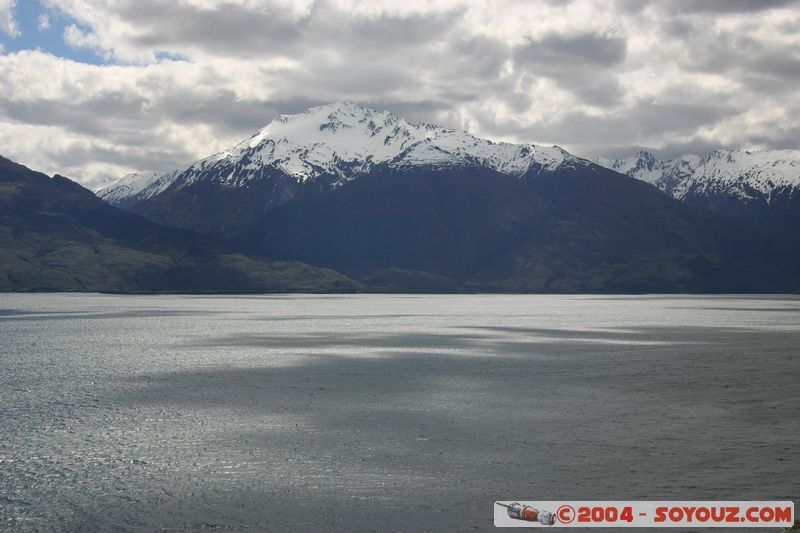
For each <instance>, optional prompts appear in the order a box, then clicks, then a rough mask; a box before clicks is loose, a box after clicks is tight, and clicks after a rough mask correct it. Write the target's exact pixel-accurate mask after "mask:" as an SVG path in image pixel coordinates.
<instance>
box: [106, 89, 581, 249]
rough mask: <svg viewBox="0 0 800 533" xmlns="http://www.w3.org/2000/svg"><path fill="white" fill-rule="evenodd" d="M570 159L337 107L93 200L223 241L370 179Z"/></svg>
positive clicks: (547, 166)
mask: <svg viewBox="0 0 800 533" xmlns="http://www.w3.org/2000/svg"><path fill="white" fill-rule="evenodd" d="M576 161H578V159H577V158H575V157H573V156H572V155H570V154H568V153H567V152H566V151H564V150H562V149H561V148H558V147H541V146H534V145H514V144H508V143H494V142H492V141H487V140H483V139H478V138H477V137H474V136H472V135H470V134H468V133H466V132H462V131H456V130H451V129H446V128H441V127H438V126H434V125H431V124H411V123H409V122H407V121H406V120H404V119H402V118H399V117H398V116H396V115H394V114H392V113H389V112H386V111H376V110H374V109H370V108H367V107H361V106H358V105H356V104H353V103H350V102H336V103H333V104H328V105H323V106H318V107H313V108H311V109H309V110H308V111H307V112H305V113H300V114H297V115H281V116H279V117H277V118H275V119H274V120H273V121H272V122H270V123H269V124H268V125H267V126H265V127H264V128H262V129H261V130H260V131H258V132H257V133H256V134H255V135H253V136H252V137H250V138H249V139H247V140H245V141H243V142H241V143H239V144H237V145H236V146H234V147H232V148H230V149H229V150H225V151H223V152H220V153H218V154H214V155H212V156H210V157H207V158H205V159H202V160H200V161H198V162H196V163H194V164H193V165H191V166H190V167H189V168H188V169H185V170H183V171H172V172H169V173H167V174H164V175H163V176H160V177H158V178H155V177H153V176H152V175H149V176H145V177H144V179H142V178H141V177H139V176H137V175H135V176H134V177H133V178H131V177H130V176H126V177H124V178H122V179H120V180H119V181H117V182H116V183H114V184H112V185H110V186H109V187H106V188H105V189H103V190H101V191H100V192H99V195H100V196H101V198H104V199H106V200H107V201H109V202H110V203H112V204H114V205H118V206H120V207H128V208H129V209H130V210H132V211H134V212H137V213H140V214H143V215H145V216H147V217H149V218H151V219H152V220H155V221H158V222H160V223H163V224H168V225H170V226H176V227H182V228H193V229H198V230H199V231H203V232H205V233H207V234H212V235H218V236H220V235H230V234H232V233H235V232H236V231H238V229H239V228H241V226H242V225H244V224H246V223H249V222H252V221H254V220H256V219H257V218H258V217H260V216H263V215H264V214H265V213H267V212H268V211H270V210H271V209H272V208H274V207H276V206H279V205H283V204H285V203H286V202H288V201H289V200H291V199H293V198H295V197H296V196H299V195H300V196H302V195H304V194H307V193H309V192H311V193H314V192H318V191H320V190H321V191H331V190H334V189H336V188H339V187H342V186H343V185H345V184H347V183H349V182H351V181H353V180H355V179H357V178H358V177H360V176H368V175H370V174H373V173H377V172H385V171H397V172H404V171H410V170H412V169H415V168H426V169H431V170H445V169H452V168H482V169H488V170H491V171H493V172H496V173H500V174H503V175H511V176H522V175H524V174H529V173H537V172H548V171H552V170H555V169H556V168H559V167H568V166H570V165H572V164H574V163H575V162H576Z"/></svg>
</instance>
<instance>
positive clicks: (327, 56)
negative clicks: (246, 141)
mask: <svg viewBox="0 0 800 533" xmlns="http://www.w3.org/2000/svg"><path fill="white" fill-rule="evenodd" d="M0 2H6V3H8V0H0ZM45 3H46V4H47V7H48V8H49V9H52V10H57V11H58V12H60V13H61V14H62V15H66V16H69V17H71V18H72V19H73V20H74V24H72V25H69V26H68V27H67V29H66V30H65V35H64V37H65V41H66V42H67V43H68V44H69V45H70V46H72V47H76V48H84V49H91V50H95V51H97V53H99V54H101V55H102V56H103V57H106V58H108V59H109V60H111V61H113V62H114V63H116V64H114V65H105V66H96V65H86V64H81V63H76V62H73V61H69V60H66V59H62V58H57V57H54V56H50V55H48V54H45V53H42V52H21V53H14V54H10V55H5V56H1V57H0V94H3V95H4V98H2V99H0V123H1V124H0V127H1V128H2V131H4V132H5V134H4V135H2V136H0V140H1V141H2V142H0V153H3V154H5V155H7V156H12V155H15V154H16V155H17V156H18V157H19V158H20V159H21V162H23V163H26V164H30V165H39V166H40V167H41V168H43V169H52V170H59V169H61V170H62V173H66V172H71V173H72V174H73V175H74V176H75V177H76V178H78V179H83V180H87V182H92V183H95V182H97V181H98V180H102V179H110V178H112V177H114V176H113V174H114V173H115V172H117V170H119V172H124V171H128V170H165V169H167V168H170V167H171V166H173V165H185V164H188V163H190V162H191V161H192V160H193V159H196V158H199V157H202V156H205V155H208V154H210V153H212V152H213V151H215V150H217V149H221V148H224V147H225V146H227V145H229V144H232V143H234V142H235V141H237V140H239V139H241V138H244V137H246V136H247V135H249V134H250V133H252V132H253V131H254V130H256V129H257V128H258V127H259V126H261V125H263V124H264V123H266V122H267V121H269V120H270V119H271V118H273V117H274V116H275V115H276V114H278V113H288V112H296V111H300V110H302V109H303V108H305V107H307V106H309V105H313V104H316V103H321V102H326V101H331V100H337V99H349V100H354V101H359V102H364V103H368V104H372V105H376V106H383V107H386V108H389V109H391V110H394V111H396V112H399V113H401V114H403V115H404V116H406V117H407V118H409V119H411V120H425V121H429V122H439V123H442V124H445V125H449V126H452V127H465V128H468V129H470V130H471V131H472V132H473V133H475V134H477V135H483V136H487V137H490V138H494V139H497V140H508V141H515V142H535V143H540V144H553V143H557V144H560V145H562V146H564V147H565V148H567V149H569V150H571V151H573V152H575V153H577V154H579V155H585V156H594V155H597V154H604V153H615V152H617V151H619V150H624V149H627V148H629V147H631V146H634V145H639V146H642V145H644V146H649V147H653V148H665V149H669V150H676V151H680V150H683V149H685V148H690V147H693V146H700V145H702V146H731V147H739V146H748V147H770V146H785V145H786V143H790V142H796V141H792V139H796V138H797V137H796V131H794V130H793V129H792V128H793V126H792V124H794V123H795V122H796V121H795V120H783V121H781V120H776V117H780V116H783V117H798V116H800V102H798V101H797V98H796V91H795V89H794V88H795V87H796V86H797V82H798V81H800V80H798V78H800V74H798V73H800V66H798V65H800V63H798V62H799V61H800V31H798V30H799V29H800V9H798V8H797V7H793V6H792V5H790V4H787V2H785V1H775V0H771V2H765V3H762V4H761V5H762V7H763V10H759V9H757V8H756V7H754V6H753V5H751V4H746V3H740V2H738V1H737V2H736V5H735V6H734V7H736V9H732V8H731V9H726V8H725V7H724V6H725V5H726V4H725V3H724V2H723V3H722V4H718V3H716V2H709V4H708V5H707V6H706V8H705V9H704V10H702V12H696V10H695V9H694V8H692V5H693V4H691V3H685V5H683V4H682V5H683V7H682V8H681V9H679V8H677V7H674V6H672V4H670V6H668V7H665V5H664V4H663V3H656V2H653V3H648V2H645V1H636V2H632V1H629V0H624V1H622V0H621V1H618V2H616V3H615V4H611V3H609V2H607V1H601V0H574V1H572V2H569V3H560V2H552V1H544V0H542V1H539V2H533V1H514V0H503V1H493V0H478V1H470V2H466V1H455V0H446V1H441V2H434V3H431V2H427V1H426V2H423V1H418V0H406V1H404V2H390V1H388V0H387V1H378V2H368V3H363V2H355V1H352V0H339V1H334V0H319V1H316V2H313V1H310V0H308V1H303V2H292V1H289V0H281V1H268V0H226V1H225V2H219V1H215V0H183V1H181V2H169V3H165V2H162V1H160V0H118V1H115V2H109V1H108V0H45ZM756 4H758V3H756ZM772 4H775V5H774V6H773V5H772ZM0 5H2V4H0ZM769 7H775V9H767V8H769ZM0 12H1V10H0ZM165 54H168V55H171V56H172V57H175V56H177V57H184V58H186V59H187V60H186V61H174V60H166V59H163V57H165ZM796 67H797V68H796ZM20 128H23V129H24V133H25V135H26V137H25V138H22V136H21V135H20V132H21V131H23V130H20ZM26 128H27V129H26ZM59 135H63V136H64V139H66V140H61V141H58V140H56V138H57V137H59ZM78 140H79V141H80V142H78ZM75 143H77V144H75ZM56 147H58V149H56Z"/></svg>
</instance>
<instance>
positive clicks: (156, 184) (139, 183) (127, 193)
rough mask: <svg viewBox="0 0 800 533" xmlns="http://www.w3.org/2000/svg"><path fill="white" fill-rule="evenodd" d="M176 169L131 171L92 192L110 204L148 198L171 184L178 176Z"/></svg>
mask: <svg viewBox="0 0 800 533" xmlns="http://www.w3.org/2000/svg"><path fill="white" fill-rule="evenodd" d="M178 174H179V172H178V171H174V170H173V171H171V172H167V173H161V172H133V173H131V174H127V175H125V176H123V177H121V178H120V179H118V180H117V181H115V182H114V183H112V184H110V185H106V186H104V187H101V188H100V189H98V190H96V191H94V193H95V194H96V195H97V196H98V197H99V198H101V199H103V200H105V201H106V202H109V203H111V204H115V205H116V204H121V203H125V202H128V201H132V200H139V199H144V198H150V197H151V196H155V195H156V194H158V193H160V192H162V191H163V190H164V189H166V188H167V187H169V186H170V185H172V183H173V182H174V181H175V179H176V178H177V177H178Z"/></svg>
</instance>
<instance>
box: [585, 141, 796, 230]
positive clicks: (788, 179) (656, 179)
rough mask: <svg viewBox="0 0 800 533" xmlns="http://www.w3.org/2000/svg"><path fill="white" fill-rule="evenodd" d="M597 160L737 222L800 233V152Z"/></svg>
mask: <svg viewBox="0 0 800 533" xmlns="http://www.w3.org/2000/svg"><path fill="white" fill-rule="evenodd" d="M597 162H598V163H599V164H601V165H603V166H605V167H607V168H610V169H612V170H615V171H617V172H621V173H623V174H626V175H629V176H631V177H634V178H636V179H639V180H642V181H644V182H647V183H650V184H651V185H654V186H655V187H657V188H659V189H661V190H662V191H664V192H665V193H667V194H669V195H670V196H672V197H673V198H676V199H678V200H681V201H683V202H687V203H690V204H692V205H696V206H699V207H704V208H707V209H711V210H712V211H715V212H717V213H719V214H721V215H723V216H725V217H726V218H728V219H730V220H732V221H734V222H738V223H740V224H754V225H755V226H756V227H758V228H760V229H762V230H768V231H774V232H779V233H781V232H785V233H791V234H795V235H800V151H798V150H764V151H746V150H714V151H712V152H710V153H708V154H706V155H705V156H702V157H701V156H697V155H693V154H686V155H683V156H681V157H678V158H674V159H669V160H660V159H658V158H656V157H655V156H654V155H653V154H651V153H649V152H647V151H645V150H641V151H639V152H638V153H637V154H635V155H633V156H630V157H628V158H623V159H604V158H598V161H597Z"/></svg>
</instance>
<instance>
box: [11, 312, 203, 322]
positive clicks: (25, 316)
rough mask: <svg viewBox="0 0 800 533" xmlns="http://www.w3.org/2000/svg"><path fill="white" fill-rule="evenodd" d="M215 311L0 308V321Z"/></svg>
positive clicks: (176, 314) (173, 314)
mask: <svg viewBox="0 0 800 533" xmlns="http://www.w3.org/2000/svg"><path fill="white" fill-rule="evenodd" d="M213 314H216V312H215V311H204V310H189V309H121V310H119V311H77V312H76V311H29V310H24V311H23V310H17V309H0V321H8V322H13V321H29V320H36V321H39V320H68V319H76V318H77V319H93V320H97V319H128V318H159V317H178V316H202V315H213Z"/></svg>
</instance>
